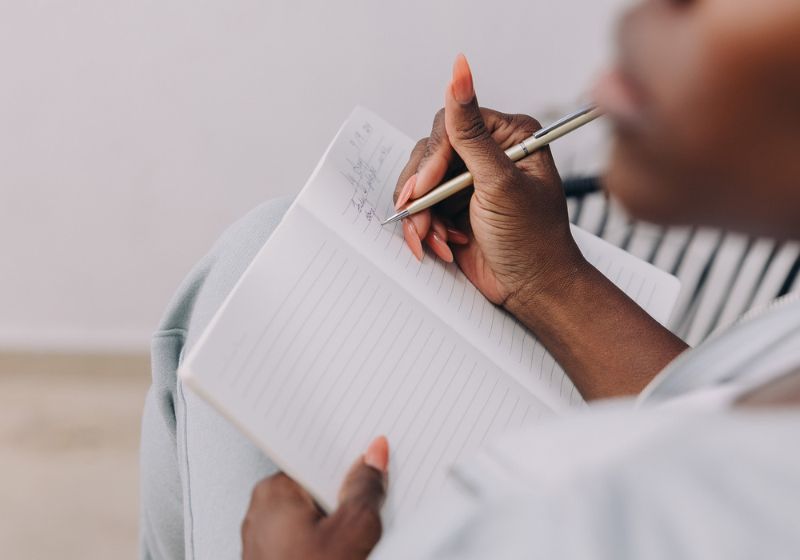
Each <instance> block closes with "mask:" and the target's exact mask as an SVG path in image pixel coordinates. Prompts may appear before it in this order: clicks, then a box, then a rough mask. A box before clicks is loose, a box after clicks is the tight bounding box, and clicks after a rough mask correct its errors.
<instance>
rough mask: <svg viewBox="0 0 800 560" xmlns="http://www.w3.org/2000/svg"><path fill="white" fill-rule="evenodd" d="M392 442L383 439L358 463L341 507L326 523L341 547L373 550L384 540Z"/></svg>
mask: <svg viewBox="0 0 800 560" xmlns="http://www.w3.org/2000/svg"><path fill="white" fill-rule="evenodd" d="M388 464H389V443H388V442H387V440H386V438H385V437H383V436H381V437H378V438H376V439H375V440H374V441H373V442H372V444H370V446H369V448H368V449H367V452H366V453H365V454H364V456H363V457H361V458H359V460H358V461H356V462H355V464H354V465H353V467H352V468H351V469H350V472H349V473H348V474H347V476H346V477H345V481H344V483H343V484H342V488H341V491H340V492H339V507H338V508H337V510H336V511H335V512H334V513H333V515H331V516H330V517H329V518H327V519H325V520H324V521H323V523H324V525H325V529H326V530H327V531H330V532H331V534H335V535H337V545H338V546H343V547H346V548H347V549H349V550H363V551H367V552H368V551H370V550H372V548H373V547H374V546H375V545H376V544H377V542H378V540H379V539H380V537H381V532H382V525H381V516H380V510H381V506H382V505H383V500H384V498H385V497H386V473H387V469H388Z"/></svg>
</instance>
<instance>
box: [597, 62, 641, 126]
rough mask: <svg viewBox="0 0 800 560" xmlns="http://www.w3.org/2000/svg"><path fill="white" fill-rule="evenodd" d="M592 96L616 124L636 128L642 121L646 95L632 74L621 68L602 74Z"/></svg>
mask: <svg viewBox="0 0 800 560" xmlns="http://www.w3.org/2000/svg"><path fill="white" fill-rule="evenodd" d="M591 95H592V98H593V100H594V102H595V103H596V104H597V106H598V107H600V109H602V111H603V112H604V113H605V114H606V115H607V116H608V117H610V118H611V119H612V120H613V121H614V122H615V123H616V124H618V125H622V126H625V127H635V126H637V125H638V124H640V122H641V121H642V118H643V116H644V106H645V96H644V93H643V91H642V89H641V87H640V86H639V85H638V83H637V82H636V81H635V80H634V79H633V77H632V76H631V74H629V73H627V72H626V71H625V70H624V69H622V68H621V67H619V66H618V67H616V68H612V69H611V70H608V71H606V72H605V73H604V74H602V75H601V76H600V78H599V79H598V80H597V82H596V83H595V85H594V87H593V88H592V94H591Z"/></svg>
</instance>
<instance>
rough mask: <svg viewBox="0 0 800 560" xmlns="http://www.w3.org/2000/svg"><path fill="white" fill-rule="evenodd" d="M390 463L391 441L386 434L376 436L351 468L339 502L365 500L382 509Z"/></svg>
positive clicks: (340, 492)
mask: <svg viewBox="0 0 800 560" xmlns="http://www.w3.org/2000/svg"><path fill="white" fill-rule="evenodd" d="M388 465H389V442H388V441H387V440H386V438H385V437H384V436H380V437H377V438H375V440H374V441H373V442H372V443H371V444H370V446H369V448H368V449H367V452H366V453H364V455H363V456H362V457H360V458H359V459H358V460H357V461H356V462H355V463H354V464H353V466H352V467H351V468H350V472H348V473H347V476H346V477H345V479H344V482H343V483H342V488H341V490H340V491H339V504H340V505H342V504H347V503H348V502H350V501H365V502H367V503H369V504H371V505H372V506H374V507H375V509H378V510H380V507H381V505H382V504H383V498H384V496H385V494H386V488H385V482H386V471H387V468H388Z"/></svg>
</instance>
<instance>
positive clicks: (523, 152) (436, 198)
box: [381, 105, 601, 226]
mask: <svg viewBox="0 0 800 560" xmlns="http://www.w3.org/2000/svg"><path fill="white" fill-rule="evenodd" d="M600 115H601V112H600V109H598V108H597V107H595V106H593V105H590V106H588V107H584V108H583V109H580V110H578V111H575V112H574V113H571V114H569V115H567V116H566V117H564V118H562V119H559V120H557V121H556V122H554V123H553V124H551V125H550V126H547V127H545V128H543V129H541V130H539V131H537V132H536V134H534V135H533V136H531V137H530V138H528V139H527V140H523V141H522V142H520V143H519V144H517V145H515V146H512V147H511V148H509V149H508V150H506V155H507V156H508V158H509V159H510V160H511V161H519V160H521V159H523V158H526V157H528V156H529V155H531V154H532V153H534V152H535V151H537V150H540V149H542V148H544V147H545V146H547V145H549V144H550V143H551V142H553V141H554V140H558V139H559V138H561V137H562V136H564V135H565V134H569V133H570V132H572V131H573V130H575V129H578V128H580V127H582V126H583V125H585V124H588V123H590V122H592V121H593V120H595V119H596V118H597V117H599V116H600ZM472 182H473V178H472V173H470V172H469V171H467V172H465V173H462V174H461V175H459V176H457V177H453V178H452V179H450V180H449V181H446V182H444V183H442V184H441V185H439V186H438V187H436V188H435V189H433V190H432V191H431V192H429V193H428V194H426V195H425V196H422V197H420V198H418V199H416V200H414V201H412V202H410V203H408V204H407V205H406V207H405V208H403V209H402V210H400V211H399V212H397V213H396V214H394V215H393V216H391V217H390V218H387V219H386V220H384V221H383V222H381V225H382V226H385V225H388V224H391V223H394V222H396V221H398V220H402V219H403V218H408V217H409V216H411V215H412V214H416V213H417V212H422V211H423V210H427V209H428V208H430V207H431V206H433V205H434V204H437V203H439V202H441V201H443V200H445V199H446V198H450V197H451V196H453V195H454V194H456V193H457V192H460V191H462V190H464V189H466V188H467V187H469V186H471V185H472Z"/></svg>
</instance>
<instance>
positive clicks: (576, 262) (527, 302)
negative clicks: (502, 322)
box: [503, 247, 593, 331]
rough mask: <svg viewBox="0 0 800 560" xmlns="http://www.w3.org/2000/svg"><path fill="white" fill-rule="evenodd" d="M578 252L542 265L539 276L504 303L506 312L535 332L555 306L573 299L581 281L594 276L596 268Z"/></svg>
mask: <svg viewBox="0 0 800 560" xmlns="http://www.w3.org/2000/svg"><path fill="white" fill-rule="evenodd" d="M575 249H576V251H575V254H574V255H572V256H569V257H567V258H566V259H563V260H561V261H560V262H559V263H557V264H556V263H551V264H550V265H549V266H545V267H542V266H541V265H540V266H539V271H538V272H537V273H536V274H532V275H530V277H528V278H526V279H524V280H522V281H520V282H519V284H518V286H517V288H516V289H515V290H514V291H513V292H512V293H511V294H510V295H509V297H508V298H506V301H505V302H504V303H503V307H504V308H505V309H506V311H508V312H509V313H511V314H512V315H514V316H515V317H516V318H517V319H519V320H520V321H522V322H523V323H525V325H526V326H527V327H528V328H530V329H531V330H534V331H535V330H536V329H535V327H536V323H537V320H536V319H537V318H538V317H544V316H546V315H547V309H548V308H549V307H551V306H552V305H553V304H554V303H556V304H560V303H561V302H564V301H567V300H569V299H570V298H571V297H572V294H573V293H574V291H575V289H576V287H577V286H578V285H579V284H580V283H581V280H582V279H585V278H587V277H588V276H590V275H591V272H592V268H593V267H592V265H591V264H589V262H588V261H587V260H586V259H585V258H584V256H583V254H582V253H581V252H580V250H578V249H577V247H576V248H575Z"/></svg>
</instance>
